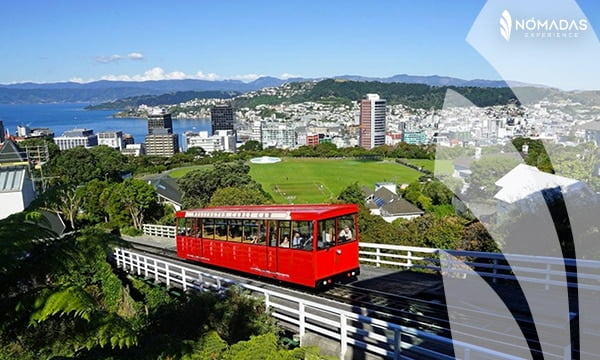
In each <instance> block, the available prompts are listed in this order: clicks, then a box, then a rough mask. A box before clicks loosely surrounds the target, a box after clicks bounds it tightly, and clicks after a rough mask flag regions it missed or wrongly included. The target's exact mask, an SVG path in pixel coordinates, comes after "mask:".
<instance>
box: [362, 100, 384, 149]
mask: <svg viewBox="0 0 600 360" xmlns="http://www.w3.org/2000/svg"><path fill="white" fill-rule="evenodd" d="M385 112H386V101H385V100H384V99H380V98H379V95H377V94H367V96H366V97H365V98H364V99H362V100H361V101H360V115H359V121H360V139H359V144H360V146H362V147H363V148H365V149H367V150H369V149H372V148H374V147H376V146H381V145H385Z"/></svg>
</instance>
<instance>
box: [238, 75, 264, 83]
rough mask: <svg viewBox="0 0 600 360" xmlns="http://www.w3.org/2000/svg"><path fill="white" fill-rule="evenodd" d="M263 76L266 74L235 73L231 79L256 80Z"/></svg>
mask: <svg viewBox="0 0 600 360" xmlns="http://www.w3.org/2000/svg"><path fill="white" fill-rule="evenodd" d="M263 76H264V75H259V74H245V75H234V76H232V77H231V78H230V79H231V80H240V81H243V82H250V81H254V80H256V79H258V78H260V77H263Z"/></svg>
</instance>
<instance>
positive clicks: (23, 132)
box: [17, 125, 31, 138]
mask: <svg viewBox="0 0 600 360" xmlns="http://www.w3.org/2000/svg"><path fill="white" fill-rule="evenodd" d="M29 135H31V129H30V128H29V126H27V125H17V137H20V138H27V137H29Z"/></svg>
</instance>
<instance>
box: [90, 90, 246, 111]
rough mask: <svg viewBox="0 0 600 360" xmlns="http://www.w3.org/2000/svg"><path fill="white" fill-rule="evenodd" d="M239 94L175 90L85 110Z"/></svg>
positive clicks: (110, 108)
mask: <svg viewBox="0 0 600 360" xmlns="http://www.w3.org/2000/svg"><path fill="white" fill-rule="evenodd" d="M237 95H240V93H239V92H236V91H216V90H210V91H176V92H170V93H166V94H161V95H141V96H132V97H127V98H124V99H119V100H115V101H110V102H106V103H102V104H98V105H90V106H86V107H85V109H86V110H125V109H131V108H136V107H138V106H140V105H142V104H144V105H148V106H158V105H174V104H179V103H182V102H186V101H189V100H192V99H230V98H233V97H235V96H237Z"/></svg>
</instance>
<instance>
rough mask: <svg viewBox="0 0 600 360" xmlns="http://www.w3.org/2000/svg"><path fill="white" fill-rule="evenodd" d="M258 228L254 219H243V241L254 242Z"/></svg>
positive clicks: (256, 239) (256, 240) (256, 238)
mask: <svg viewBox="0 0 600 360" xmlns="http://www.w3.org/2000/svg"><path fill="white" fill-rule="evenodd" d="M258 230H259V229H258V224H257V222H256V220H244V242H247V243H252V244H256V243H257V242H258V238H259V234H258V232H259V231H258Z"/></svg>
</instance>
